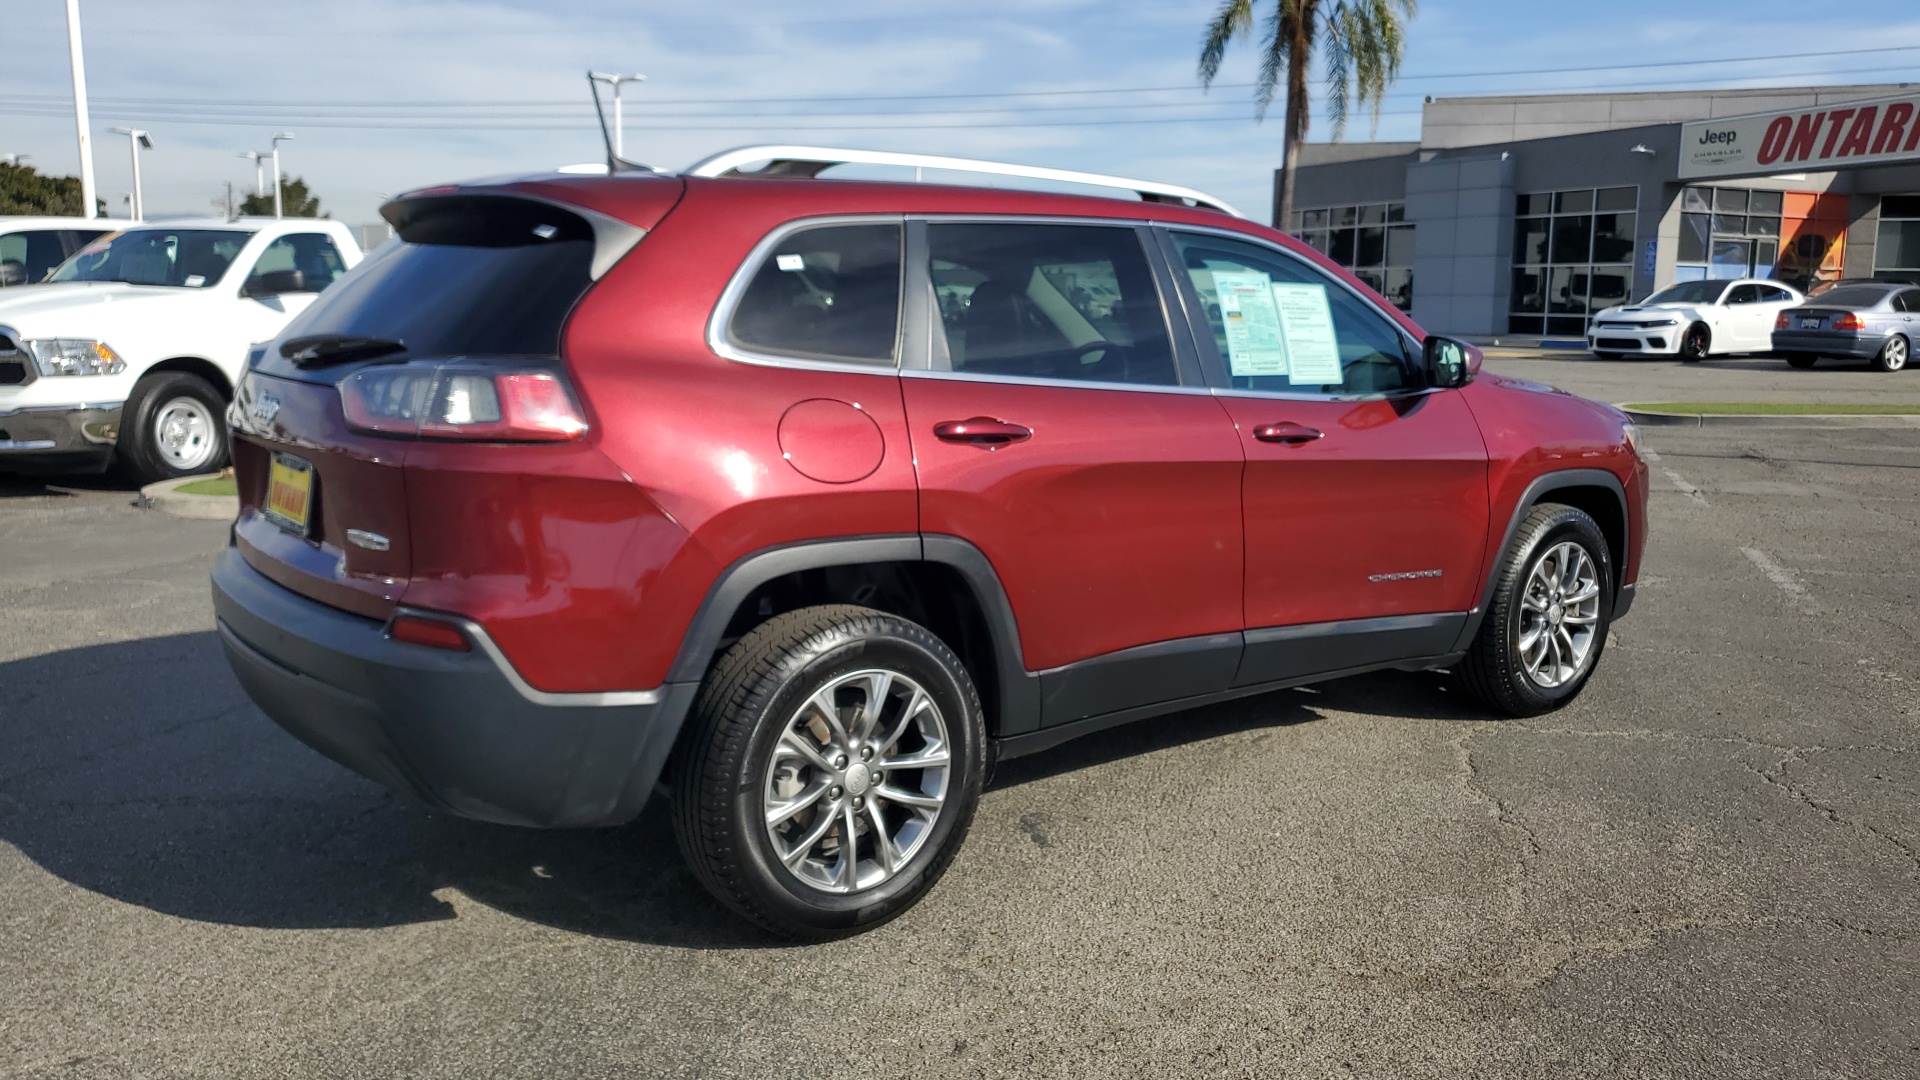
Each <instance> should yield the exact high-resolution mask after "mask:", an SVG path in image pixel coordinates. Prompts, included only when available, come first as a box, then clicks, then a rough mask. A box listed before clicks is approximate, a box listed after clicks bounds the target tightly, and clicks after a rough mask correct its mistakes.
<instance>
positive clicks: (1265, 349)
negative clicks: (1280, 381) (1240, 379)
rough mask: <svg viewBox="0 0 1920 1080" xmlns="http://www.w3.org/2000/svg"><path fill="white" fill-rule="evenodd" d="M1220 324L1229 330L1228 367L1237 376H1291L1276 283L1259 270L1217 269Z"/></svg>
mask: <svg viewBox="0 0 1920 1080" xmlns="http://www.w3.org/2000/svg"><path fill="white" fill-rule="evenodd" d="M1208 268H1209V269H1212V270H1213V287H1214V291H1215V294H1216V295H1217V296H1218V297H1219V300H1220V321H1221V322H1222V323H1224V324H1225V325H1226V328H1227V367H1228V368H1229V369H1230V370H1231V371H1232V373H1233V374H1235V375H1278V376H1281V377H1285V376H1286V374H1287V343H1286V337H1285V333H1284V331H1282V329H1281V326H1280V311H1279V309H1278V308H1276V307H1275V306H1274V299H1275V294H1274V291H1273V290H1274V288H1275V286H1274V284H1273V280H1272V279H1271V278H1269V277H1267V275H1265V274H1263V273H1261V272H1260V271H1258V270H1219V269H1213V267H1212V266H1211V264H1210V265H1209V267H1208Z"/></svg>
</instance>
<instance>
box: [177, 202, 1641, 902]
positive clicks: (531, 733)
mask: <svg viewBox="0 0 1920 1080" xmlns="http://www.w3.org/2000/svg"><path fill="white" fill-rule="evenodd" d="M386 216H387V217H388V219H389V220H390V221H392V222H393V223H394V225H395V227H396V229H397V231H398V233H399V236H400V240H401V242H400V243H397V244H392V245H389V246H388V247H387V248H385V249H383V250H382V251H381V252H379V253H377V254H375V255H374V256H372V257H371V258H369V259H368V260H367V261H366V262H365V263H364V264H363V265H362V266H360V267H359V268H357V269H355V270H354V271H353V272H352V273H351V274H350V275H349V276H348V277H347V278H346V279H344V280H343V281H342V282H340V283H339V284H338V285H336V286H335V287H334V289H332V290H330V291H329V292H328V293H327V294H326V295H324V296H323V297H322V298H321V300H320V301H319V302H318V303H317V304H315V305H314V307H313V308H311V309H310V310H309V311H308V312H307V313H305V314H304V315H302V316H301V318H300V319H298V320H296V321H295V323H294V324H293V325H291V326H290V327H289V328H288V329H287V331H286V332H285V334H284V335H283V336H282V337H281V338H280V339H279V340H276V341H275V342H273V343H271V344H270V345H269V346H267V347H266V348H264V349H263V350H261V351H260V352H258V353H257V354H256V356H255V357H254V358H253V360H252V363H251V370H250V372H249V374H248V376H247V378H246V379H245V380H244V381H243V383H242V385H241V386H240V387H239V390H238V396H237V399H236V401H235V403H234V406H233V409H232V411H231V420H232V423H233V426H234V438H233V448H234V456H235V463H236V468H237V472H238V475H239V479H240V488H241V497H242V506H243V508H242V511H241V515H240V519H239V521H238V522H237V523H236V525H235V528H234V541H233V545H232V547H231V548H230V549H229V550H228V551H226V552H225V553H223V554H222V556H221V558H220V560H219V562H218V564H217V566H216V569H215V572H214V598H215V606H216V611H217V614H218V616H219V626H220V633H221V637H222V640H223V642H224V643H225V646H226V649H227V652H228V656H229V659H230V661H231V663H232V665H233V667H234V670H235V672H236V673H237V674H238V676H239V677H240V679H241V681H242V682H243V683H244V684H245V686H246V687H247V689H248V691H249V693H251V694H252V696H253V697H254V699H255V700H256V701H257V702H259V704H260V705H261V707H262V708H263V709H264V710H265V711H266V712H267V713H268V714H269V715H270V716H272V717H273V718H274V719H275V720H276V721H277V722H279V723H280V724H281V725H282V726H284V727H286V728H287V729H288V730H289V731H291V732H293V733H294V734H295V735H297V736H298V737H300V738H301V739H303V740H305V741H306V742H308V743H309V744H311V745H312V746H314V747H315V748H316V749H319V750H320V751H322V752H323V753H325V754H327V755H329V756H331V757H333V758H335V759H337V760H339V761H341V762H342V763H344V764H346V765H348V766H350V767H352V768H354V769H357V770H359V771H360V772H362V773H365V774H366V775H368V776H371V777H373V778H375V779H377V780H380V781H381V782H383V783H385V784H387V785H389V786H391V787H393V788H395V789H397V790H399V791H402V792H406V793H410V794H412V795H415V796H418V797H419V798H421V799H423V800H425V801H426V802H427V803H429V804H432V805H435V806H439V807H443V808H446V809H448V810H451V811H453V812H455V813H458V814H462V815H466V816H470V817H475V818H481V819H485V820H490V821H498V822H507V823H514V824H522V825H536V826H588V825H611V824H618V823H621V822H625V821H628V820H631V819H632V818H633V817H635V816H636V815H637V814H638V813H639V812H640V811H641V809H642V807H643V805H644V804H645V803H646V802H647V800H648V798H649V797H650V795H651V794H652V793H653V792H654V791H655V790H656V787H657V786H663V787H664V788H665V789H666V790H667V792H668V793H669V795H670V797H671V801H672V804H673V814H674V818H675V821H676V825H677V831H678V835H679V837H680V840H681V845H682V848H683V851H684V852H685V854H686V856H687V858H688V860H689V862H690V864H691V865H692V867H693V868H694V870H695V871H696V873H697V874H698V876H699V877H700V878H701V880H702V881H703V882H704V883H705V884H706V885H707V886H708V887H709V888H710V889H712V890H713V892H714V893H715V894H716V895H717V896H718V897H719V898H721V899H722V900H723V901H725V902H726V903H727V904H728V905H730V906H731V907H732V908H734V909H735V910H736V911H738V912H740V913H741V914H743V915H745V916H746V917H748V918H750V919H752V920H754V921H756V922H758V923H760V924H761V925H763V926H766V927H769V928H771V929H773V930H775V931H777V932H780V933H783V934H787V935H792V936H797V937H823V936H832V935H835V934H843V933H848V932H852V931H856V930H859V929H863V928H866V927H868V926H871V925H874V924H876V923H877V922H879V921H882V920H884V919H886V918H889V917H891V916H893V915H895V914H897V913H899V912H900V911H902V910H904V909H905V908H906V907H907V906H909V905H911V904H912V903H913V902H914V901H915V900H916V899H917V898H918V897H919V896H920V895H922V894H923V893H924V892H925V891H926V889H927V888H929V887H930V886H931V885H932V884H933V882H934V881H935V880H936V879H937V878H938V877H939V875H940V873H941V872H942V871H943V870H944V868H945V866H946V865H947V863H948V862H949V861H950V860H951V859H952V857H953V854H954V852H955V851H956V850H957V848H958V846H959V843H960V841H961V839H962V837H963V836H964V834H965V832H966V829H967V825H968V822H969V820H970V818H971V816H972V813H973V809H974V806H975V803H976V802H977V799H978V797H979V792H980V790H981V785H982V784H983V782H984V780H985V777H986V772H987V767H988V763H989V762H990V761H992V760H993V759H994V758H995V757H1001V758H1005V757H1010V756H1014V755H1018V754H1023V753H1030V752H1033V751H1035V750H1039V749H1043V748H1045V747H1048V746H1052V745H1054V744H1057V743H1059V742H1061V741H1063V740H1066V739H1069V738H1072V737H1074V736H1076V735H1080V734H1085V733H1087V732H1090V731H1095V730H1099V729H1101V728H1105V727H1108V726H1111V725H1114V724H1118V723H1122V722H1125V721H1129V720H1135V719H1141V718H1145V717H1150V716H1155V715H1161V714H1165V713H1170V712H1173V711H1176V710H1179V709H1184V708H1187V707H1190V706H1192V705H1196V704H1200V703H1204V702H1208V701H1214V700H1220V699H1224V698H1228V697H1234V696H1240V695H1246V694H1254V693H1259V692H1262V691H1266V690H1271V689H1275V688H1279V687H1284V686H1291V685H1297V684H1301V683H1305V682H1311V681H1315V680H1320V679H1325V678H1329V677H1333V676H1337V675H1344V674H1350V673H1355V672H1361V671H1367V670H1374V669H1380V668H1403V669H1426V668H1448V667H1450V668H1452V669H1453V671H1454V673H1455V675H1456V677H1457V680H1458V682H1459V685H1460V686H1461V687H1462V688H1463V689H1465V690H1466V691H1467V692H1468V693H1469V694H1471V695H1472V696H1473V697H1474V698H1476V699H1477V700H1479V701H1481V702H1483V703H1485V704H1486V705H1487V706H1489V707H1490V708H1492V709H1495V710H1498V711H1502V712H1505V713H1509V714H1514V715H1524V714H1529V713H1536V712H1540V711H1544V710H1547V709H1551V708H1555V707H1557V706H1559V705H1561V704H1563V703H1565V702H1566V701H1567V700H1569V699H1571V698H1572V697H1573V695H1574V694H1576V693H1578V692H1579V690H1580V688H1581V687H1582V686H1584V685H1585V682H1586V680H1587V679H1588V677H1589V676H1590V675H1591V673H1592V671H1593V669H1594V666H1595V664H1596V663H1597V661H1598V659H1599V656H1600V653H1601V651H1602V648H1603V646H1604V643H1605V640H1606V631H1607V626H1608V625H1609V623H1610V622H1611V621H1612V620H1613V619H1615V618H1618V617H1619V616H1620V615H1622V614H1624V613H1625V611H1626V609H1627V606H1628V605H1629V603H1630V602H1631V600H1632V597H1633V584H1632V583H1633V582H1634V580H1635V579H1636V577H1637V575H1638V567H1639V561H1640V552H1641V550H1642V547H1643V544H1644V538H1645V532H1646V529H1645V522H1646V515H1645V502H1646V483H1645V480H1646V468H1645V466H1644V465H1643V464H1642V463H1641V462H1640V460H1639V458H1638V456H1637V453H1636V451H1635V447H1634V445H1633V430H1632V427H1631V425H1629V424H1627V423H1626V422H1625V420H1624V417H1622V416H1621V415H1620V414H1619V413H1618V412H1616V411H1614V410H1612V409H1609V408H1607V407H1605V406H1601V405H1596V404H1594V403H1591V402H1587V401H1583V400H1581V399H1578V398H1575V397H1572V396H1570V395H1566V394H1563V393H1560V392H1558V391H1553V390H1551V389H1549V388H1547V387H1542V386H1538V385H1534V384H1528V383H1523V382H1519V381H1516V380H1510V379H1504V378H1499V377H1495V376H1491V375H1477V371H1478V354H1477V353H1475V352H1474V351H1473V350H1472V349H1471V348H1470V347H1469V346H1465V345H1461V344H1459V343H1457V342H1452V341H1448V340H1446V339H1442V338H1426V337H1425V335H1423V334H1422V333H1421V331H1420V330H1419V328H1418V327H1416V326H1414V325H1413V324H1412V323H1411V322H1409V321H1407V320H1406V319H1405V318H1404V317H1402V316H1400V315H1399V314H1398V313H1397V312H1395V311H1394V310H1393V309H1392V308H1391V307H1390V306H1388V305H1385V304H1383V303H1382V302H1380V301H1379V299H1378V298H1377V297H1376V296H1374V295H1373V294H1371V293H1370V292H1368V291H1367V290H1366V289H1365V287H1364V286H1361V285H1360V284H1359V283H1358V282H1356V281H1355V280H1354V279H1352V278H1351V277H1350V276H1348V275H1346V274H1345V273H1344V272H1342V271H1340V270H1338V269H1336V268H1333V267H1331V266H1330V265H1329V264H1327V263H1326V262H1325V261H1324V260H1322V259H1320V258H1319V257H1317V256H1316V255H1314V254H1312V253H1311V252H1309V251H1307V250H1306V249H1305V248H1304V247H1303V246H1302V245H1300V244H1298V243H1296V242H1294V241H1292V240H1291V239H1288V238H1285V237H1283V236H1281V235H1279V234H1278V233H1275V232H1273V231H1271V230H1268V229H1265V228H1262V227H1260V226H1257V225H1253V224H1250V223H1248V222H1245V221H1242V220H1238V219H1236V218H1234V217H1231V216H1230V215H1228V214H1225V213H1222V212H1219V211H1216V210H1213V209H1207V208H1203V207H1195V206H1187V205H1175V204H1168V203H1162V204H1155V203H1151V202H1130V201H1121V200H1116V199H1105V198H1095V197H1080V196H1066V195H1053V194H1036V193H1029V192H1018V191H1006V190H985V189H978V188H965V187H940V186H923V185H908V184H887V183H871V182H849V181H823V180H814V179H797V180H796V179H782V180H773V179H739V178H729V179H714V178H708V177H701V176H651V175H650V176H633V175H618V176H612V177H593V178H587V177H546V178H535V179H529V180H522V181H513V182H506V183H494V184H482V185H467V186H457V187H447V188H439V189H431V190H427V191H422V192H415V193H412V194H409V195H406V196H403V197H401V198H400V199H398V200H396V201H395V202H393V203H391V204H389V206H388V207H387V209H386ZM1476 375H1477V377H1476Z"/></svg>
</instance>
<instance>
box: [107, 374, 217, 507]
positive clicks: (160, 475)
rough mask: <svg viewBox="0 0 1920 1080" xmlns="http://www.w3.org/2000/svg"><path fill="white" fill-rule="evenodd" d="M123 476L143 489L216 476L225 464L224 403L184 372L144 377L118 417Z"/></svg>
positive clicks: (204, 382) (206, 384)
mask: <svg viewBox="0 0 1920 1080" xmlns="http://www.w3.org/2000/svg"><path fill="white" fill-rule="evenodd" d="M117 446H118V448H119V452H120V460H121V461H122V462H123V463H124V466H125V468H126V471H127V472H128V473H129V474H130V475H131V476H132V477H133V478H134V479H135V480H137V481H139V482H140V483H142V484H151V483H155V482H157V481H160V480H174V479H178V478H179V477H182V476H198V475H200V474H202V473H212V472H219V471H220V470H221V469H222V468H224V467H225V466H226V464H227V402H226V399H225V398H223V397H221V396H220V392H219V391H218V390H215V389H214V388H213V385H212V384H211V383H209V382H207V380H205V379H203V378H201V377H200V376H198V375H194V374H191V373H190V372H185V371H162V372H159V373H157V374H153V375H148V376H147V377H146V378H143V379H141V380H140V381H139V382H137V383H135V384H134V386H133V393H132V394H131V395H130V396H129V397H128V398H127V404H126V407H125V408H124V410H123V411H122V412H121V414H120V437H119V440H118V442H117Z"/></svg>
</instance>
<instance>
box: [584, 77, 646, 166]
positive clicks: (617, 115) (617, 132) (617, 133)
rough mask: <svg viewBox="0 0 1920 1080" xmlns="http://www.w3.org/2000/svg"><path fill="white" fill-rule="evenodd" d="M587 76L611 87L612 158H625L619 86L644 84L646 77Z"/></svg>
mask: <svg viewBox="0 0 1920 1080" xmlns="http://www.w3.org/2000/svg"><path fill="white" fill-rule="evenodd" d="M587 75H588V77H589V78H593V79H597V80H599V81H600V82H603V83H606V84H607V85H608V86H611V87H613V156H614V157H617V158H624V157H626V156H627V154H626V142H625V140H624V139H623V138H622V137H621V136H622V132H623V129H624V128H625V127H626V118H625V117H624V116H622V115H621V112H620V86H621V84H622V83H630V82H631V83H638V82H646V81H647V77H646V76H645V75H608V74H605V73H603V72H598V71H589V72H588V73H587Z"/></svg>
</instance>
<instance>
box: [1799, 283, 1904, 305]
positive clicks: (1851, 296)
mask: <svg viewBox="0 0 1920 1080" xmlns="http://www.w3.org/2000/svg"><path fill="white" fill-rule="evenodd" d="M1892 291H1893V290H1892V289H1891V288H1877V287H1873V286H1868V285H1843V286H1841V287H1840V288H1838V289H1828V290H1827V291H1826V292H1823V293H1821V294H1820V295H1819V296H1817V297H1815V298H1814V303H1817V304H1818V305H1819V306H1821V307H1843V308H1870V307H1873V306H1875V305H1876V304H1878V303H1880V301H1882V300H1885V299H1886V298H1887V294H1888V293H1890V292H1892Z"/></svg>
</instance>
